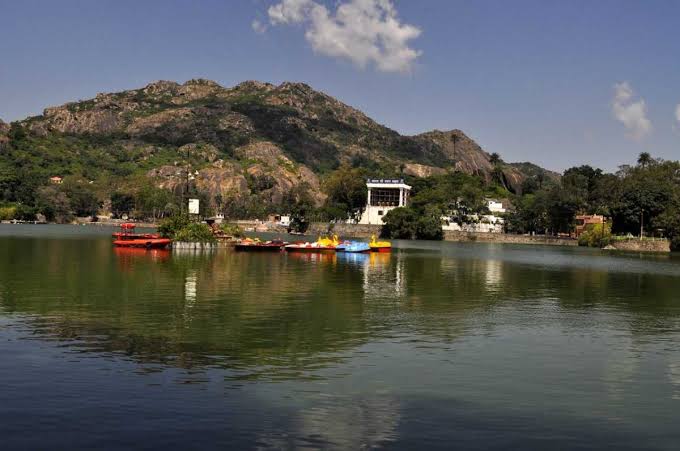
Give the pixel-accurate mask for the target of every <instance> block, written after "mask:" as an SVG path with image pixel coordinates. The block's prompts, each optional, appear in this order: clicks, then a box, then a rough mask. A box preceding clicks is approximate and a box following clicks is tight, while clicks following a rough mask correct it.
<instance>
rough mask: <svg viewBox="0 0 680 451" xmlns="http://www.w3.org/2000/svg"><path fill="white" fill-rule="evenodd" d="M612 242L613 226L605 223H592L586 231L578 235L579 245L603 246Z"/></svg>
mask: <svg viewBox="0 0 680 451" xmlns="http://www.w3.org/2000/svg"><path fill="white" fill-rule="evenodd" d="M611 242H612V226H611V224H609V223H605V224H590V225H588V226H587V227H586V231H585V232H583V233H582V234H581V235H580V236H579V237H578V245H579V246H588V247H599V248H603V247H605V246H607V245H609V244H611Z"/></svg>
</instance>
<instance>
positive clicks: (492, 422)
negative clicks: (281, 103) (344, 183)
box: [0, 225, 680, 450]
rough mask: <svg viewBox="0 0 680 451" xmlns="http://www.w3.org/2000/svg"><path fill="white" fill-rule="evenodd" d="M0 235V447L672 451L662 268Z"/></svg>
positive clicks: (667, 291)
mask: <svg viewBox="0 0 680 451" xmlns="http://www.w3.org/2000/svg"><path fill="white" fill-rule="evenodd" d="M110 233H111V230H110V229H98V228H90V227H75V226H10V225H2V226H0V252H1V254H0V440H1V441H2V444H1V445H0V448H2V449H3V450H5V449H47V448H49V449H75V448H90V449H92V448H99V449H102V448H107V449H129V448H130V447H136V448H144V449H168V448H180V449H211V448H238V449H250V448H264V449H267V448H309V449H316V448H342V449H360V448H390V449H401V448H404V449H405V448H419V449H432V448H447V449H451V448H460V449H507V448H514V449H527V448H545V447H548V446H550V447H554V448H557V449H602V448H609V449H640V448H642V449H668V450H671V449H678V448H680V428H678V420H679V419H680V258H678V257H676V256H639V255H630V254H629V255H622V254H608V253H604V252H602V251H594V250H586V249H576V248H575V249H571V248H551V247H522V246H507V245H484V244H454V243H434V242H401V243H397V244H398V246H399V248H398V249H397V250H395V252H393V253H392V255H389V254H372V255H337V256H336V255H331V256H313V255H304V256H298V255H285V254H272V255H267V254H259V255H258V254H248V253H245V254H244V253H236V252H233V251H231V250H228V249H223V250H218V251H215V252H204V253H195V252H186V251H185V252H178V251H173V252H146V251H138V250H133V251H130V250H114V249H112V248H111V243H110V239H109V234H110Z"/></svg>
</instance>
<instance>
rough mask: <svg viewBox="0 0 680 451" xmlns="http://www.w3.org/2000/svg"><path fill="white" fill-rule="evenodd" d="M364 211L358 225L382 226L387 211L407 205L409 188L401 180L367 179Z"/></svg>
mask: <svg viewBox="0 0 680 451" xmlns="http://www.w3.org/2000/svg"><path fill="white" fill-rule="evenodd" d="M366 188H367V189H368V198H367V201H366V204H367V205H366V209H365V210H364V212H363V214H362V215H361V219H360V220H359V224H377V225H382V224H383V221H382V218H383V217H384V216H385V215H386V214H387V212H388V211H390V210H394V209H395V208H399V207H405V206H406V205H407V204H408V198H409V194H410V192H411V187H410V186H409V185H407V184H406V183H404V180H402V179H368V180H367V181H366Z"/></svg>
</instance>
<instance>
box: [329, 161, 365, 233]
mask: <svg viewBox="0 0 680 451" xmlns="http://www.w3.org/2000/svg"><path fill="white" fill-rule="evenodd" d="M323 189H324V191H325V192H326V194H327V195H328V198H327V199H326V203H325V206H326V207H328V208H327V211H328V212H330V213H332V214H333V215H338V216H336V217H334V218H331V219H349V218H351V219H355V220H358V219H359V218H361V214H362V213H363V211H364V208H365V207H366V200H367V190H366V178H365V176H364V172H363V170H362V169H361V168H352V167H350V166H347V165H343V166H340V168H338V169H337V170H335V171H333V172H332V173H331V174H329V176H328V177H327V178H326V180H325V181H324V183H323ZM341 212H342V213H341ZM340 214H341V216H340Z"/></svg>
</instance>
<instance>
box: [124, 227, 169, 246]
mask: <svg viewBox="0 0 680 451" xmlns="http://www.w3.org/2000/svg"><path fill="white" fill-rule="evenodd" d="M113 238H115V239H114V240H113V245H114V246H116V247H133V248H141V249H165V248H167V247H169V246H170V244H172V240H171V239H169V238H161V236H160V235H158V234H156V233H135V225H134V224H132V223H130V222H126V223H124V224H121V225H120V232H115V233H114V234H113Z"/></svg>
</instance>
